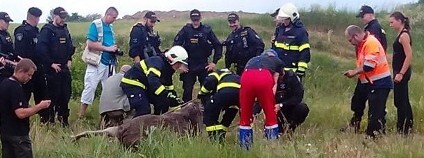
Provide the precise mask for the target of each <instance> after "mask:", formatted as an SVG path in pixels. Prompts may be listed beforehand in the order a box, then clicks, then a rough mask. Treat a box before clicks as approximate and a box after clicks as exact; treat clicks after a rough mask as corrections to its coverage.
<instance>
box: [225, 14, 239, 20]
mask: <svg viewBox="0 0 424 158" xmlns="http://www.w3.org/2000/svg"><path fill="white" fill-rule="evenodd" d="M236 20H239V16H238V15H237V14H236V13H230V14H228V22H235V21H236Z"/></svg>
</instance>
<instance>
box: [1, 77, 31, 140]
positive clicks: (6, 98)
mask: <svg viewBox="0 0 424 158" xmlns="http://www.w3.org/2000/svg"><path fill="white" fill-rule="evenodd" d="M25 100H26V99H25V94H24V91H23V89H22V85H21V84H20V83H19V82H18V81H17V80H16V79H15V78H13V77H10V78H8V79H5V80H3V81H2V82H1V84H0V114H1V119H0V121H1V126H0V132H1V133H0V134H2V135H9V136H25V135H28V134H29V117H27V118H24V119H19V118H18V116H16V114H15V110H16V109H19V108H28V101H25Z"/></svg>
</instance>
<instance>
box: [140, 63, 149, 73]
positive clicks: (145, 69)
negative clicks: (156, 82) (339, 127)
mask: <svg viewBox="0 0 424 158" xmlns="http://www.w3.org/2000/svg"><path fill="white" fill-rule="evenodd" d="M140 66H141V69H143V72H144V74H145V75H146V76H147V75H148V74H149V71H148V69H147V65H146V62H145V61H144V60H142V61H140Z"/></svg>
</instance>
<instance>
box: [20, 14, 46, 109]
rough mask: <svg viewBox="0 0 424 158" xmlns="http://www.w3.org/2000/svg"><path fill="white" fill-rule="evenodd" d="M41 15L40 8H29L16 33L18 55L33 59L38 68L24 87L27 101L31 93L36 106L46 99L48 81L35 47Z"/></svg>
mask: <svg viewBox="0 0 424 158" xmlns="http://www.w3.org/2000/svg"><path fill="white" fill-rule="evenodd" d="M41 14H42V11H41V10H40V9H39V8H36V7H31V8H29V9H28V12H27V18H26V20H24V21H23V22H22V24H21V25H19V26H18V27H17V28H16V29H15V31H14V36H15V52H16V54H17V55H19V56H20V57H23V58H28V59H31V60H32V61H33V62H34V63H35V65H36V66H37V71H35V72H34V75H33V76H32V78H31V80H29V81H28V83H26V84H24V85H22V86H23V87H22V88H23V89H24V92H25V96H26V98H27V101H29V99H30V98H31V93H33V94H34V101H35V103H36V104H38V103H39V102H40V101H41V100H43V99H46V98H45V96H46V95H45V93H46V90H45V89H46V80H45V76H44V73H43V68H42V64H41V62H40V60H39V59H38V57H37V56H36V52H35V45H36V44H37V37H38V34H39V29H38V27H37V25H38V22H39V21H40V16H41Z"/></svg>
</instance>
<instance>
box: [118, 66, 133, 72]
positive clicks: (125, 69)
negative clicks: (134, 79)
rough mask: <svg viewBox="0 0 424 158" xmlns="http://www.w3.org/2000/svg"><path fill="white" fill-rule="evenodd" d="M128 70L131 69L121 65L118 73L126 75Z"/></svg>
mask: <svg viewBox="0 0 424 158" xmlns="http://www.w3.org/2000/svg"><path fill="white" fill-rule="evenodd" d="M129 69H131V66H130V65H122V66H121V70H119V72H122V73H126V72H127V71H128V70H129Z"/></svg>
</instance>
